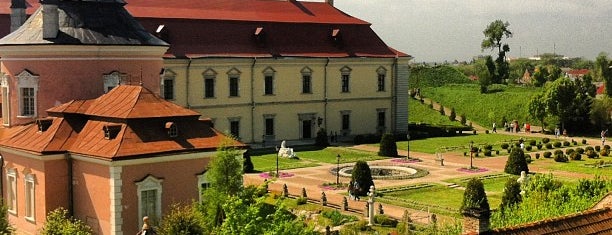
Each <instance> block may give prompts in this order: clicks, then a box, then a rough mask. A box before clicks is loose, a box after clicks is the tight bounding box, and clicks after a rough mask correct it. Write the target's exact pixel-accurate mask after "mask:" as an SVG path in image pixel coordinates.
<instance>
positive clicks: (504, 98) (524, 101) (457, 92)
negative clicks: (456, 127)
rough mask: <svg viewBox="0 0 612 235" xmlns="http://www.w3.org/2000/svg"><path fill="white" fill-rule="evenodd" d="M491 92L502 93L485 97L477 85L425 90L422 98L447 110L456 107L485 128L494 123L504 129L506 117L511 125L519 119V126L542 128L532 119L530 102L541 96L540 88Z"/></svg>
mask: <svg viewBox="0 0 612 235" xmlns="http://www.w3.org/2000/svg"><path fill="white" fill-rule="evenodd" d="M491 88H492V89H491V90H496V91H498V92H493V93H489V94H481V93H480V90H479V86H478V85H477V84H449V85H444V86H441V87H424V88H422V89H421V94H422V95H423V96H424V97H428V98H431V99H433V100H435V101H436V102H438V103H440V104H442V105H444V106H445V107H449V108H450V107H454V108H455V110H456V112H457V116H459V115H461V114H465V115H466V117H467V119H468V120H472V121H473V122H475V123H478V124H480V125H482V126H485V127H488V126H491V123H492V122H493V120H495V121H496V122H497V125H498V126H499V127H501V126H502V125H503V123H501V119H502V117H504V116H505V117H506V120H508V121H511V120H514V119H516V120H518V122H519V123H524V122H529V123H532V124H534V125H539V124H540V123H539V122H537V121H536V120H533V119H531V118H529V112H528V105H529V100H530V99H531V97H532V96H533V95H535V94H536V93H538V92H540V88H532V87H529V88H526V87H516V86H502V85H496V86H493V87H491Z"/></svg>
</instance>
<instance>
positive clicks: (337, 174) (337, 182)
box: [336, 154, 340, 186]
mask: <svg viewBox="0 0 612 235" xmlns="http://www.w3.org/2000/svg"><path fill="white" fill-rule="evenodd" d="M339 185H340V154H338V155H337V156H336V186H339Z"/></svg>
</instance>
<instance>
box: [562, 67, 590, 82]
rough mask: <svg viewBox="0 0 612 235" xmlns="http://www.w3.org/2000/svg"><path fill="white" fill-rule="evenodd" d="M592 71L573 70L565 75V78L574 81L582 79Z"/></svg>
mask: <svg viewBox="0 0 612 235" xmlns="http://www.w3.org/2000/svg"><path fill="white" fill-rule="evenodd" d="M589 72H590V71H589V70H588V69H572V70H569V71H567V72H566V73H565V76H566V77H568V78H569V79H571V80H572V81H574V80H576V79H581V78H582V77H584V75H587V74H588V73H589Z"/></svg>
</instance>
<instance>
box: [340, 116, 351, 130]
mask: <svg viewBox="0 0 612 235" xmlns="http://www.w3.org/2000/svg"><path fill="white" fill-rule="evenodd" d="M349 129H351V116H350V115H349V114H342V130H349Z"/></svg>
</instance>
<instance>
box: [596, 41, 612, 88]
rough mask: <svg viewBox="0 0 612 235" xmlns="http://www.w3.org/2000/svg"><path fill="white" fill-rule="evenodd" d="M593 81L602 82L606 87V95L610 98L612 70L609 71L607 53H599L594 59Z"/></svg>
mask: <svg viewBox="0 0 612 235" xmlns="http://www.w3.org/2000/svg"><path fill="white" fill-rule="evenodd" d="M594 74H595V80H598V81H603V82H604V83H605V86H606V89H605V90H606V95H608V96H612V69H610V61H609V60H608V53H605V52H601V53H599V55H598V56H597V58H595V70H594Z"/></svg>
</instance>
